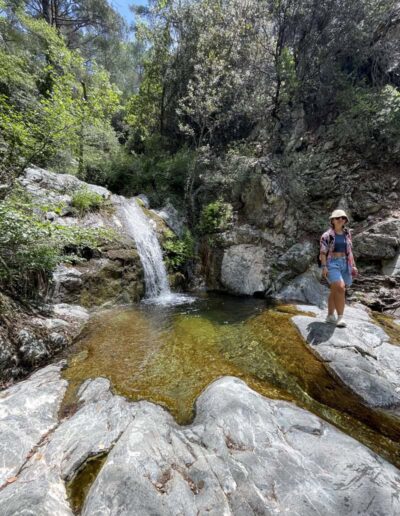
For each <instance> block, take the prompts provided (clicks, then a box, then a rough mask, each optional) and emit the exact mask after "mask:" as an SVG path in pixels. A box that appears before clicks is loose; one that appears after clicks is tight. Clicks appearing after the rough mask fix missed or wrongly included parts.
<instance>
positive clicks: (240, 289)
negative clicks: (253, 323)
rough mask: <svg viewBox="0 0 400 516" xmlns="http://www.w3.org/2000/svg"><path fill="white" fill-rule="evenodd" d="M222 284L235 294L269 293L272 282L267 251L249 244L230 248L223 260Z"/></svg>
mask: <svg viewBox="0 0 400 516" xmlns="http://www.w3.org/2000/svg"><path fill="white" fill-rule="evenodd" d="M221 283H222V285H223V286H224V287H225V288H226V289H227V290H228V291H229V292H232V293H234V294H247V295H252V294H254V293H256V292H265V291H267V290H268V289H269V286H270V281H269V275H268V266H267V251H266V249H264V248H263V247H260V246H255V245H247V244H239V245H233V246H231V247H228V248H227V249H226V250H225V251H224V255H223V258H222V265H221Z"/></svg>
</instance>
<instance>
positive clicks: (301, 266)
mask: <svg viewBox="0 0 400 516" xmlns="http://www.w3.org/2000/svg"><path fill="white" fill-rule="evenodd" d="M316 253H317V251H316V248H315V246H314V245H313V244H312V243H311V242H308V241H306V242H299V243H297V244H294V245H292V247H290V248H289V249H288V250H287V251H286V252H285V253H284V254H282V255H281V256H280V257H279V258H278V260H277V264H276V265H277V267H278V268H282V269H288V270H289V272H292V273H293V276H296V275H297V274H301V273H302V272H305V271H306V270H307V269H308V268H309V266H310V265H311V263H312V262H313V260H314V259H315V255H316Z"/></svg>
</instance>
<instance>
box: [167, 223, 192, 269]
mask: <svg viewBox="0 0 400 516" xmlns="http://www.w3.org/2000/svg"><path fill="white" fill-rule="evenodd" d="M163 248H164V252H165V262H166V264H167V266H169V267H171V268H172V269H174V270H178V269H180V268H181V267H182V266H183V265H184V264H185V263H186V262H187V261H188V260H190V259H191V258H193V256H194V240H193V236H192V234H191V232H190V231H189V230H188V229H186V231H185V232H184V235H183V238H182V239H180V238H178V237H177V235H175V233H174V232H172V231H171V230H167V232H166V239H165V240H164V242H163Z"/></svg>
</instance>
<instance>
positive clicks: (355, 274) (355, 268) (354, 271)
mask: <svg viewBox="0 0 400 516" xmlns="http://www.w3.org/2000/svg"><path fill="white" fill-rule="evenodd" d="M351 275H352V276H358V269H357V267H356V266H355V265H354V266H353V267H352V268H351Z"/></svg>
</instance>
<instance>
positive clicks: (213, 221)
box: [198, 199, 232, 234]
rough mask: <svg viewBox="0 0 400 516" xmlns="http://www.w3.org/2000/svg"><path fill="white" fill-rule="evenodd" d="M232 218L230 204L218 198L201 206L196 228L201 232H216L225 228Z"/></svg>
mask: <svg viewBox="0 0 400 516" xmlns="http://www.w3.org/2000/svg"><path fill="white" fill-rule="evenodd" d="M231 220H232V205H231V204H229V203H226V202H223V201H222V200H220V199H218V200H216V201H214V202H210V203H209V204H207V205H206V206H204V207H203V209H202V211H201V214H200V221H199V224H198V230H199V232H200V233H201V234H210V233H218V232H220V231H223V230H225V229H226V228H227V227H228V225H229V223H230V222H231Z"/></svg>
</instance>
